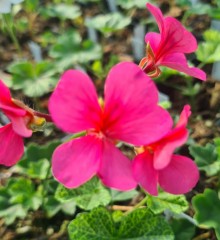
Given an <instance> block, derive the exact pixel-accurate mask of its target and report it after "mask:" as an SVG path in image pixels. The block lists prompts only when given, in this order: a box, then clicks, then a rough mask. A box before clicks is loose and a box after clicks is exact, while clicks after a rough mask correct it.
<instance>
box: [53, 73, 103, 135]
mask: <svg viewBox="0 0 220 240" xmlns="http://www.w3.org/2000/svg"><path fill="white" fill-rule="evenodd" d="M49 111H50V113H51V116H52V119H53V121H54V122H55V124H56V125H57V126H58V127H59V128H61V129H62V130H63V131H65V132H70V133H75V132H80V131H83V130H87V129H90V128H95V127H96V125H97V124H99V121H100V112H101V109H100V106H99V104H98V97H97V94H96V90H95V87H94V85H93V83H92V81H91V80H90V78H89V77H88V76H87V75H86V74H85V73H83V72H80V71H78V70H68V71H66V72H65V73H64V74H63V75H62V77H61V79H60V81H59V83H58V85H57V87H56V89H55V90H54V92H53V94H52V96H51V98H50V100H49Z"/></svg>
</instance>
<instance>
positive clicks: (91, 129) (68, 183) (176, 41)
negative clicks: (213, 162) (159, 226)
mask: <svg viewBox="0 0 220 240" xmlns="http://www.w3.org/2000/svg"><path fill="white" fill-rule="evenodd" d="M15 2H16V1H8V2H7V4H6V2H5V1H3V0H2V1H1V0H0V6H1V4H3V3H4V4H5V5H4V8H2V9H4V10H5V11H6V9H8V8H9V7H10V6H11V3H15ZM17 2H20V1H17ZM0 9H1V8H0ZM147 9H148V10H149V11H150V12H151V14H152V15H153V16H154V18H155V19H156V22H157V24H158V27H159V31H160V33H154V32H150V33H147V34H146V36H145V42H146V46H147V47H146V49H147V51H146V54H147V55H146V57H144V58H143V59H142V60H141V61H140V64H139V65H137V64H135V63H132V62H121V63H119V64H117V65H115V66H113V67H112V69H111V70H110V72H109V73H108V76H107V78H106V81H105V87H104V97H103V98H102V97H99V96H98V94H97V92H96V89H95V86H94V85H93V83H92V80H91V78H90V77H89V76H88V75H87V74H86V73H84V72H82V71H80V70H72V69H71V70H67V71H65V72H64V73H63V74H62V76H61V78H60V80H59V82H58V84H57V86H56V88H55V89H54V91H53V93H52V94H51V96H50V99H49V104H48V110H49V114H50V115H46V114H43V113H39V112H37V111H35V110H33V109H31V108H29V107H28V106H26V105H25V104H24V103H23V102H21V101H19V100H16V99H14V98H12V97H11V94H10V91H9V89H8V87H7V86H6V85H5V84H4V83H3V81H0V92H1V95H0V110H1V111H2V113H3V114H4V115H5V116H6V117H7V118H8V119H9V121H10V122H9V123H8V124H6V125H5V126H1V127H0V144H1V152H0V164H2V165H5V166H12V165H14V164H16V163H17V162H18V161H19V159H20V158H21V157H22V155H23V153H24V143H23V138H29V137H31V136H32V133H33V131H36V130H38V128H41V127H42V126H43V125H44V123H45V121H52V122H53V123H54V124H55V126H57V127H58V128H59V129H61V130H62V131H63V132H65V133H68V134H76V133H77V134H78V133H79V134H78V135H77V137H75V135H73V137H69V139H68V140H67V141H66V142H64V143H62V144H61V145H60V146H58V147H57V148H56V149H55V151H54V153H53V156H52V174H53V176H54V178H55V179H56V180H57V181H58V182H59V183H61V184H62V185H64V186H65V187H66V188H69V189H73V188H78V187H80V186H81V185H82V184H84V183H86V182H87V181H89V180H90V179H91V178H92V177H93V176H98V177H99V178H100V180H101V182H102V184H103V185H105V186H106V187H109V188H113V189H117V190H120V191H127V190H131V189H135V188H136V187H137V186H138V185H140V187H141V188H142V189H143V192H147V194H151V195H155V196H156V195H158V187H159V186H160V187H161V188H162V189H163V190H164V191H165V192H168V193H171V194H174V195H175V194H177V195H178V194H185V193H187V192H189V191H190V190H191V189H192V188H193V187H195V185H196V184H197V182H198V180H199V171H198V169H197V166H196V164H195V163H194V161H193V160H192V159H190V158H189V157H187V156H182V155H178V154H175V153H174V151H175V149H176V148H178V147H180V146H182V145H183V144H185V143H186V141H187V139H188V131H187V122H188V118H189V116H190V114H191V109H190V106H189V105H185V106H184V108H183V110H182V112H181V114H180V117H179V121H178V122H177V124H176V126H175V127H174V128H173V127H172V126H173V121H172V118H171V116H170V114H169V113H168V112H167V110H165V109H163V108H162V107H160V106H159V104H158V90H157V87H156V85H155V83H154V82H153V80H152V79H151V78H155V77H158V76H159V75H160V73H161V70H160V66H166V67H169V68H173V69H176V70H178V71H180V72H184V73H186V74H188V75H190V76H193V77H195V78H199V79H201V80H206V74H205V73H204V72H203V71H202V70H200V69H198V68H195V67H189V66H188V63H187V60H186V57H185V54H187V53H192V52H194V51H195V50H196V48H197V42H196V39H195V37H194V36H193V35H192V34H191V33H190V32H189V31H188V30H186V29H185V28H184V27H183V26H182V25H181V23H180V22H178V21H177V20H176V19H174V18H172V17H164V16H163V15H162V13H161V11H160V9H158V8H157V7H155V6H153V5H151V4H149V3H148V4H147ZM119 143H123V144H124V145H127V146H129V147H130V148H131V149H132V150H133V153H134V154H136V156H135V157H134V159H129V158H128V157H127V156H125V155H124V153H123V152H122V151H121V150H120V148H119V147H118V144H119ZM11 149H13V151H11Z"/></svg>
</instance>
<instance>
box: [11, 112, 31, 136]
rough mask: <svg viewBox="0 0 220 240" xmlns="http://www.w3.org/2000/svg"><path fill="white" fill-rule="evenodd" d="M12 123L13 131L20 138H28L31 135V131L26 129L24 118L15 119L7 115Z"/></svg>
mask: <svg viewBox="0 0 220 240" xmlns="http://www.w3.org/2000/svg"><path fill="white" fill-rule="evenodd" d="M7 116H8V118H9V119H10V120H11V122H12V127H13V130H14V131H15V132H16V133H17V134H18V135H20V136H22V137H30V136H31V135H32V130H30V129H29V128H27V122H26V121H27V119H26V118H24V117H17V116H13V115H11V114H8V115H7Z"/></svg>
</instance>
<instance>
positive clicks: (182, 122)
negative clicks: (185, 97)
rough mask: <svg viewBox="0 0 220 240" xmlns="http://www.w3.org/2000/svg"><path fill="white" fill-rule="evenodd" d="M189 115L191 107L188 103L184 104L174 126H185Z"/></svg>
mask: <svg viewBox="0 0 220 240" xmlns="http://www.w3.org/2000/svg"><path fill="white" fill-rule="evenodd" d="M190 115H191V107H190V105H188V104H186V105H185V106H184V107H183V110H182V112H181V114H180V118H179V121H178V122H177V124H176V127H175V128H179V127H186V125H187V123H188V118H189V117H190Z"/></svg>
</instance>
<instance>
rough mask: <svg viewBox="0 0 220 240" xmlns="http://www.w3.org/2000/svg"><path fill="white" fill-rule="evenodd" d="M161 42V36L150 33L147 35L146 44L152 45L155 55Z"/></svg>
mask: <svg viewBox="0 0 220 240" xmlns="http://www.w3.org/2000/svg"><path fill="white" fill-rule="evenodd" d="M160 40H161V36H160V34H159V33H155V32H150V33H147V34H146V35H145V42H146V44H148V43H149V44H150V46H151V48H152V50H153V52H154V53H155V52H156V51H157V48H158V47H159V44H160Z"/></svg>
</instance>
